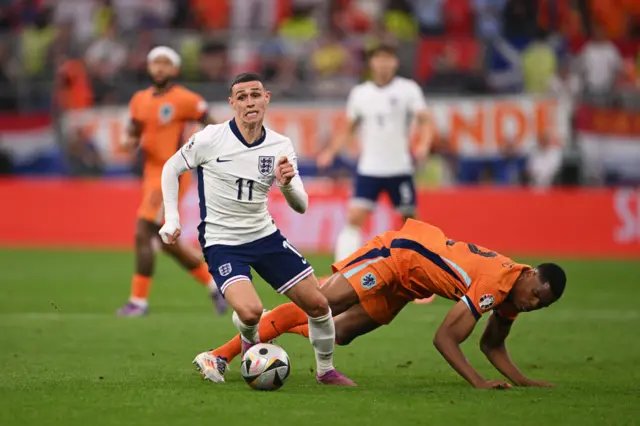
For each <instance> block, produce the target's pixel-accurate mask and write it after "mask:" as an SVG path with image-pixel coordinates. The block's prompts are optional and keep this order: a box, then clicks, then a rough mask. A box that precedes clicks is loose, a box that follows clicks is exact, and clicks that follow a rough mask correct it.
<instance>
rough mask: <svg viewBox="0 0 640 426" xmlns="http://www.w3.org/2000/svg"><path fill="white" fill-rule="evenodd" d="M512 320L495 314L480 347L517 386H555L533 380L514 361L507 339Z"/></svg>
mask: <svg viewBox="0 0 640 426" xmlns="http://www.w3.org/2000/svg"><path fill="white" fill-rule="evenodd" d="M512 323H513V322H512V321H509V320H507V319H504V318H502V317H500V315H499V314H495V313H494V314H493V315H491V317H489V321H488V322H487V327H486V328H485V329H484V333H483V334H482V338H481V339H480V349H481V350H482V352H483V353H484V354H485V356H486V357H487V359H488V360H489V361H490V362H491V364H493V366H494V367H495V368H496V369H497V370H498V371H499V372H500V373H502V375H503V376H505V377H506V378H507V379H509V380H511V381H512V382H513V383H514V384H515V385H516V386H543V387H549V386H553V385H552V384H551V383H548V382H543V381H538V380H532V379H529V378H527V377H525V376H524V374H522V372H521V371H520V370H519V369H518V367H517V366H516V365H515V364H514V363H513V361H512V360H511V357H510V356H509V352H508V351H507V345H506V344H505V341H506V339H507V336H508V335H509V332H510V331H511V325H512Z"/></svg>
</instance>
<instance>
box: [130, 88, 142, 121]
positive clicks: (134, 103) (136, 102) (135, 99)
mask: <svg viewBox="0 0 640 426" xmlns="http://www.w3.org/2000/svg"><path fill="white" fill-rule="evenodd" d="M143 97H144V91H137V92H136V93H135V94H134V95H133V96H132V97H131V100H130V101H129V117H130V118H131V120H134V121H137V122H139V123H142V122H143V116H142V114H141V112H140V110H141V104H142V103H143V101H142V99H143Z"/></svg>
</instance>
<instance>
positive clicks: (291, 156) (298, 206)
mask: <svg viewBox="0 0 640 426" xmlns="http://www.w3.org/2000/svg"><path fill="white" fill-rule="evenodd" d="M276 183H277V184H278V188H280V192H282V195H284V198H285V199H286V200H287V204H289V207H291V208H292V209H293V210H294V211H296V212H298V213H300V214H302V213H304V212H305V211H307V207H308V205H309V195H308V194H307V191H305V189H304V185H303V184H302V179H301V178H300V174H299V173H298V162H297V157H296V154H295V152H294V151H293V146H291V147H290V148H289V150H288V151H287V152H286V155H282V156H281V157H280V158H278V163H277V164H276Z"/></svg>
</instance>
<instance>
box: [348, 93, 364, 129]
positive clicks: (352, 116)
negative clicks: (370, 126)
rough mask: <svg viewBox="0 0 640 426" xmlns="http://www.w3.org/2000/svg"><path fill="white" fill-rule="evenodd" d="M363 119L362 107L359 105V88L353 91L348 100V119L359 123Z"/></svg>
mask: <svg viewBox="0 0 640 426" xmlns="http://www.w3.org/2000/svg"><path fill="white" fill-rule="evenodd" d="M361 117H362V110H361V106H360V105H359V104H358V86H356V87H354V88H353V89H351V91H350V92H349V97H348V98H347V118H348V119H349V120H351V121H358V120H359V119H360V118H361Z"/></svg>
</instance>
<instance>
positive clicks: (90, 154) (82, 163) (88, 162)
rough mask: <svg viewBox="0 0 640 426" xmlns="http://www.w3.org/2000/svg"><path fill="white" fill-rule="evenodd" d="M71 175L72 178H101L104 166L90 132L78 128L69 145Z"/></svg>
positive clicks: (73, 132)
mask: <svg viewBox="0 0 640 426" xmlns="http://www.w3.org/2000/svg"><path fill="white" fill-rule="evenodd" d="M67 160H68V167H69V174H71V175H72V176H100V175H102V172H103V170H104V164H103V161H102V158H101V157H100V153H99V152H98V149H97V148H96V146H95V144H94V143H93V141H92V140H91V137H90V135H89V132H88V131H87V130H86V129H84V128H82V127H78V128H77V129H75V130H74V131H72V132H71V136H70V140H69V142H68V145H67Z"/></svg>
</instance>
